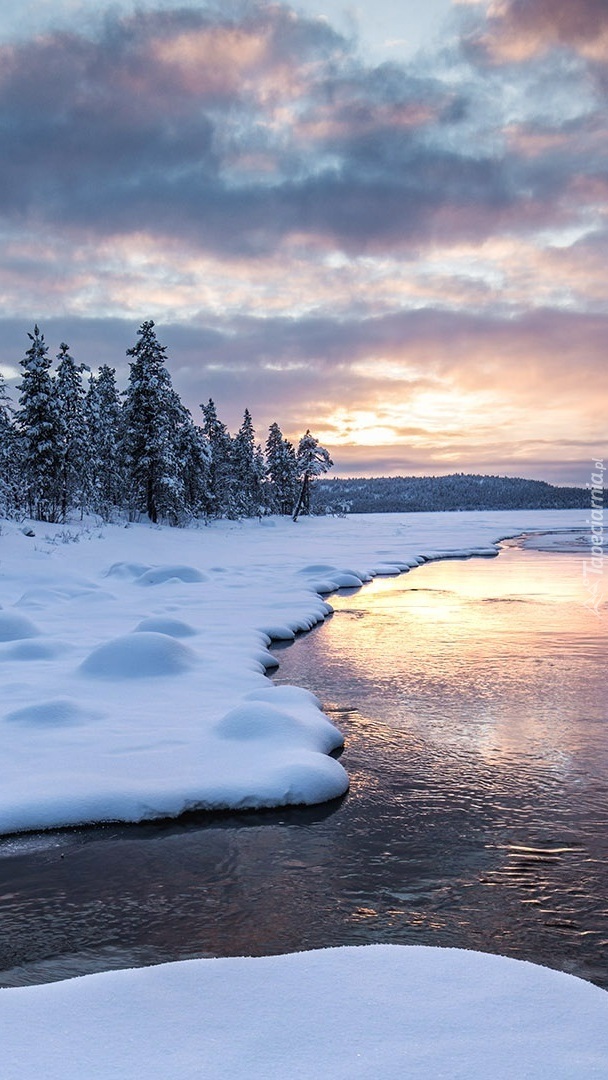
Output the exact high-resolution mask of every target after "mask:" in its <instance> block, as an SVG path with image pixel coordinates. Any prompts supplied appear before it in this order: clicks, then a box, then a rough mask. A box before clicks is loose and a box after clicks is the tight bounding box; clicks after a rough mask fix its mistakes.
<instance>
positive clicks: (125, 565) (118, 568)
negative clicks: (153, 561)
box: [106, 562, 150, 580]
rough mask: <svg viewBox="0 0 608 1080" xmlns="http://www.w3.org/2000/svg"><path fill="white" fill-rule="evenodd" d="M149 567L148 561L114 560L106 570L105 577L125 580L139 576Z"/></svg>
mask: <svg viewBox="0 0 608 1080" xmlns="http://www.w3.org/2000/svg"><path fill="white" fill-rule="evenodd" d="M149 569H150V564H149V563H148V564H145V563H136V562H115V563H112V565H111V566H110V568H109V569H108V570H106V577H115V578H123V579H125V578H126V579H127V580H128V579H129V578H139V577H141V575H142V574H145V573H146V570H149Z"/></svg>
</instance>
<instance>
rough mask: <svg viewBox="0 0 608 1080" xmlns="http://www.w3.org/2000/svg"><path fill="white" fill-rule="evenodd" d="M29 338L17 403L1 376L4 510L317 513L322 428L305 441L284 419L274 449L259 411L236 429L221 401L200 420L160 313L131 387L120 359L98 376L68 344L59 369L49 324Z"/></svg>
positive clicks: (176, 519) (34, 513)
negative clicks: (292, 436)
mask: <svg viewBox="0 0 608 1080" xmlns="http://www.w3.org/2000/svg"><path fill="white" fill-rule="evenodd" d="M28 337H29V339H30V342H31V345H30V348H29V349H28V350H27V352H26V354H25V356H24V358H23V359H22V360H21V367H22V369H23V375H22V379H21V383H20V384H19V386H18V390H19V391H20V396H19V400H18V407H17V408H13V406H12V405H11V403H10V401H9V398H8V394H7V392H6V387H5V384H4V381H3V379H2V376H1V375H0V514H2V515H3V516H20V515H23V516H25V515H27V516H29V517H32V518H35V519H37V520H39V521H52V522H61V521H65V520H66V519H67V518H68V517H69V516H70V515H71V514H73V513H74V512H78V513H80V514H81V515H84V514H85V513H94V514H97V515H99V516H101V517H102V518H103V519H104V520H106V521H109V520H114V519H119V518H120V517H123V516H127V517H128V518H129V520H137V519H139V518H140V517H142V516H147V517H148V518H149V520H150V521H152V522H159V521H161V522H167V523H169V524H172V525H180V524H186V523H187V522H188V521H190V520H193V519H195V518H222V517H226V518H235V519H236V518H241V517H254V516H260V515H262V514H269V513H273V514H290V515H292V516H293V518H294V520H296V519H297V517H298V516H299V515H300V514H301V513H307V512H309V511H310V502H311V491H312V485H313V481H314V479H315V477H318V476H320V475H322V474H323V473H325V472H327V471H328V470H329V469H330V468H331V466H332V461H331V458H330V456H329V453H328V451H327V450H326V449H325V448H324V447H322V446H320V445H319V441H318V440H317V439H316V438H315V437H314V436H313V435H311V433H310V431H307V432H306V433H305V434H304V435H303V436H302V438H301V439H300V440H299V443H298V446H297V447H295V446H294V445H293V444H292V443H291V442H289V440H288V439H286V438H284V436H283V434H282V432H281V429H280V427H279V425H278V424H277V423H273V424H271V426H270V429H269V432H268V438H267V440H266V444H265V447H264V449H262V447H261V446H260V445H259V444H258V443H256V436H255V430H254V427H253V421H252V418H251V414H250V413H249V410H248V409H245V413H244V416H243V423H242V424H241V427H240V428H239V430H238V432H237V433H236V435H234V436H232V435H230V433H229V431H228V429H227V427H226V425H225V424H224V423H223V422H222V421H221V420H220V419H219V417H218V415H217V411H216V407H215V403H214V402H213V400H212V399H211V398H210V399H209V400H208V402H207V403H206V404H202V405H201V409H202V423H200V424H197V423H195V421H194V420H193V418H192V415H191V413H190V412H189V410H188V409H187V408H186V407H185V405H184V404H183V403H182V401H181V400H180V397H179V395H178V394H177V392H176V391H175V390H174V388H173V386H172V382H171V376H170V374H169V371H168V369H167V366H166V352H167V350H166V347H165V346H163V345H161V344H160V343H159V341H158V338H157V336H156V333H155V330H154V322H153V321H152V320H150V321H148V322H144V323H142V325H141V327H140V329H139V331H138V334H137V342H136V344H135V345H134V346H133V348H131V349H128V350H127V356H129V357H130V358H131V362H130V374H129V379H128V384H127V387H126V390H125V391H124V392H123V393H120V392H119V390H118V387H117V384H116V370H115V369H114V368H112V367H110V366H109V365H107V364H104V365H102V366H101V367H100V368H99V369H98V371H97V373H96V374H94V373H92V372H90V371H89V369H88V368H87V366H86V365H85V364H82V363H80V364H79V363H77V362H76V361H75V360H74V358H73V357H72V355H71V354H70V349H69V346H68V345H66V344H65V343H62V344H61V346H60V348H59V353H58V354H57V358H56V367H55V370H53V361H52V359H51V357H50V356H49V349H48V346H47V345H46V343H45V340H44V335H43V334H42V333H41V332H40V330H39V329H38V327H37V326H35V327H34V333H33V334H28ZM86 372H88V373H89V374H88V378H87V377H86V375H85V373H86Z"/></svg>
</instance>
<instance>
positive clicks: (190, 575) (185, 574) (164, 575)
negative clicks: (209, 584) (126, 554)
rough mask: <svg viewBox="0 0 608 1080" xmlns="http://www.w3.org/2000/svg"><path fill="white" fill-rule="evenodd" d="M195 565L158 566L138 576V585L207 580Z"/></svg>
mask: <svg viewBox="0 0 608 1080" xmlns="http://www.w3.org/2000/svg"><path fill="white" fill-rule="evenodd" d="M207 580H208V579H207V576H206V574H203V573H201V571H200V570H197V569H196V567H195V566H156V567H154V568H153V569H151V570H146V572H145V573H144V574H142V575H141V576H140V577H138V578H137V584H138V585H163V584H164V583H165V582H166V581H186V582H194V581H207Z"/></svg>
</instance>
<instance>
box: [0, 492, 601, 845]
mask: <svg viewBox="0 0 608 1080" xmlns="http://www.w3.org/2000/svg"><path fill="white" fill-rule="evenodd" d="M584 523H585V512H584V511H574V510H573V511H541V512H530V511H522V512H493V513H462V514H411V515H407V514H403V515H399V514H392V515H361V516H356V517H348V518H344V519H332V518H311V519H306V518H305V519H301V520H300V521H299V522H298V523H297V525H294V524H293V523H292V522H291V521H289V520H287V521H286V520H283V519H276V518H271V519H267V520H264V521H262V522H261V523H260V522H258V521H245V522H239V523H230V522H223V523H216V524H213V525H210V526H208V527H203V528H200V529H186V530H178V529H170V528H159V527H151V526H147V525H133V526H129V527H127V528H124V527H120V526H110V525H103V526H99V527H94V528H89V529H83V527H81V526H79V525H76V524H74V525H71V526H69V527H63V526H51V525H46V524H41V523H32V529H33V531H34V532H35V535H34V536H26V535H25V534H24V531H23V530H24V526H23V525H18V524H16V523H14V522H5V523H3V526H2V535H1V536H0V553H1V554H0V605H1V609H0V670H1V671H2V676H3V696H2V706H1V709H0V728H1V736H2V752H1V758H0V760H1V770H0V775H1V778H2V782H1V784H0V832H3V833H8V832H14V831H23V830H32V829H40V828H52V827H57V826H65V825H72V824H77V823H83V822H95V821H105V820H112V819H113V820H123V821H139V820H144V819H147V818H151V817H157V816H175V815H178V814H180V813H182V812H183V811H185V810H187V809H190V808H193V807H200V808H220V807H222V808H226V807H231V808H232V807H233V808H244V807H261V806H276V805H283V804H287V803H315V802H322V801H324V800H327V799H330V798H333V797H336V796H339V795H341V794H342V793H343V792H344V791H345V790H346V788H347V785H348V778H347V776H346V773H345V771H344V769H343V768H342V766H341V765H340V763H339V762H338V761H336V760H335V759H334V758H333V757H330V756H328V754H329V752H330V751H331V750H332V749H334V748H336V747H338V746H339V745H340V744H341V742H342V739H341V736H340V733H339V732H338V731H337V730H336V728H335V727H334V726H333V725H332V724H331V723H330V722H329V721H328V720H327V719H326V718H325V717H324V716H323V714H322V713H321V711H320V709H319V706H318V703H317V702H316V700H315V699H314V698H313V697H312V696H311V695H310V694H308V693H307V692H306V691H305V690H301V689H297V688H291V687H284V686H283V687H281V686H274V685H272V684H270V683H269V681H268V679H267V678H266V677H265V671H266V669H267V667H268V665H269V664H271V663H272V662H273V661H272V658H271V656H270V654H269V653H268V650H267V646H268V644H269V642H270V640H271V638H277V637H279V638H290V637H292V636H293V635H294V633H296V632H297V631H299V630H303V629H307V628H310V627H311V626H313V625H314V624H315V623H316V622H318V621H319V620H321V619H323V618H324V617H325V615H326V614H327V612H328V610H329V607H328V605H327V603H326V602H325V601H324V600H323V599H322V598H321V596H320V595H319V592H322V593H325V592H327V591H329V590H331V589H333V588H335V587H337V586H338V585H346V584H350V585H356V584H357V582H358V581H365V580H366V579H368V578H369V576H370V575H373V574H383V573H397V572H399V570H404V569H407V567H414V566H415V565H416V564H417V562H418V561H419V560H420V558H421V557H437V556H438V555H439V554H454V553H456V552H458V553H463V554H464V553H466V552H475V551H478V552H483V551H485V552H486V553H487V552H488V551H491V550H492V544H493V543H494V542H495V541H496V540H498V539H499V538H501V537H505V536H512V535H514V534H517V533H519V532H522V531H530V530H534V529H548V528H564V527H567V526H572V527H584Z"/></svg>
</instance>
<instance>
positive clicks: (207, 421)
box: [201, 398, 237, 517]
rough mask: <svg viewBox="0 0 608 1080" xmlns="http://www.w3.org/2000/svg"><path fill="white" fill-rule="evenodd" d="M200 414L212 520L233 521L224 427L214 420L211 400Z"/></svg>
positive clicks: (227, 436) (230, 448)
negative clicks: (207, 450) (205, 451)
mask: <svg viewBox="0 0 608 1080" xmlns="http://www.w3.org/2000/svg"><path fill="white" fill-rule="evenodd" d="M201 409H202V410H203V433H204V435H205V437H206V439H207V442H208V445H209V452H210V461H209V506H210V512H211V513H212V514H213V516H214V517H224V516H225V517H236V516H237V510H236V507H235V490H234V488H235V485H234V477H233V472H232V451H233V446H232V439H231V438H230V434H229V432H228V428H227V427H226V425H225V424H224V423H223V422H222V421H221V420H219V419H218V415H217V411H216V408H215V402H214V401H213V399H212V398H209V401H208V402H207V404H206V405H201Z"/></svg>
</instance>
